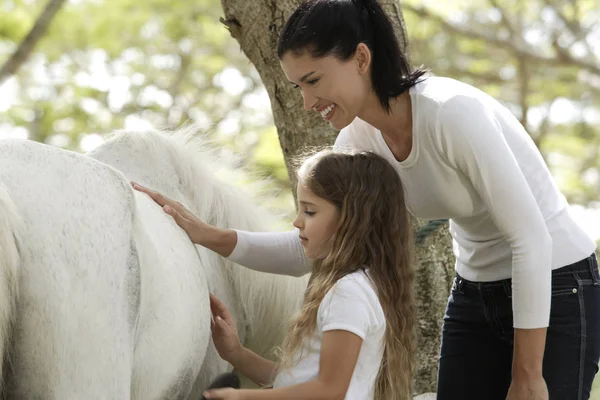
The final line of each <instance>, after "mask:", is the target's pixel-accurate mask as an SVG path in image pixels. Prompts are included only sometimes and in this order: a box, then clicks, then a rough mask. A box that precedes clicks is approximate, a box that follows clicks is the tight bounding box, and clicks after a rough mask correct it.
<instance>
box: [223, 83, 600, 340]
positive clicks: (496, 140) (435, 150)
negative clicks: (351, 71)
mask: <svg viewBox="0 0 600 400" xmlns="http://www.w3.org/2000/svg"><path fill="white" fill-rule="evenodd" d="M410 98H411V102H412V117H413V132H412V134H413V145H412V150H411V152H410V155H409V156H408V158H407V159H406V160H404V161H401V162H399V161H397V160H396V159H395V158H394V156H393V154H392V152H391V151H390V149H389V147H388V146H387V145H386V143H385V141H384V139H383V137H382V135H381V132H379V131H378V130H377V129H375V128H374V127H373V126H371V125H369V124H367V123H366V122H364V121H362V120H360V119H359V118H356V119H355V120H354V121H353V122H352V123H351V124H350V125H349V126H347V127H346V128H344V129H342V131H341V132H340V134H339V135H338V138H337V140H336V144H335V146H336V147H338V148H345V147H352V148H356V149H360V150H370V151H373V152H375V153H377V154H379V155H381V156H383V157H385V158H386V159H387V160H388V161H389V162H390V163H392V165H393V166H394V168H395V169H396V171H397V172H398V174H399V175H400V177H401V179H402V182H403V185H404V188H405V192H406V193H405V195H406V202H407V207H408V209H409V211H410V212H411V213H412V214H413V215H415V216H416V217H418V218H422V219H441V218H448V219H450V231H451V234H452V237H453V251H454V254H455V256H456V266H455V267H456V270H457V272H458V273H459V274H460V275H461V276H462V277H463V278H465V279H468V280H472V281H477V282H489V281H495V280H501V279H507V278H512V298H513V318H514V327H515V328H522V329H533V328H542V327H547V326H548V323H549V318H550V292H551V270H552V269H556V268H560V267H562V266H565V265H568V264H571V263H574V262H577V261H579V260H581V259H584V258H585V257H587V256H589V255H590V254H592V253H593V252H594V250H595V248H596V244H595V243H594V241H593V240H592V239H591V238H590V237H589V236H588V235H587V234H586V233H585V231H584V230H583V229H582V228H581V227H580V226H579V225H578V224H577V223H576V222H575V221H574V220H573V218H572V217H571V215H570V213H569V206H568V204H567V201H566V199H565V198H564V196H563V195H562V194H561V193H560V191H559V190H558V189H557V187H556V185H555V183H554V180H553V178H552V176H551V174H550V172H549V170H548V168H547V166H546V164H545V163H544V161H543V159H542V157H541V155H540V153H539V151H538V149H537V148H536V146H535V144H534V143H533V141H532V140H531V138H530V136H529V135H528V134H527V132H526V131H525V129H524V128H523V127H522V125H521V124H520V123H519V121H518V120H517V119H516V118H515V117H514V116H513V115H512V114H511V113H510V112H509V111H508V109H506V108H505V107H504V106H502V105H501V104H500V103H499V102H497V101H496V100H494V99H493V98H492V97H490V96H488V95H487V94H485V93H483V92H482V91H480V90H478V89H476V88H474V87H472V86H469V85H467V84H465V83H461V82H458V81H456V80H453V79H449V78H441V77H428V78H427V79H426V80H424V81H422V82H420V83H418V84H417V85H415V86H414V87H412V88H411V89H410ZM229 258H230V259H232V260H233V261H235V262H237V263H239V264H242V265H245V266H247V267H250V268H253V269H257V270H261V271H268V272H274V273H283V274H289V275H302V274H303V273H307V272H309V271H310V261H309V260H307V259H306V257H305V255H304V252H303V249H302V246H301V244H300V240H299V238H298V233H297V232H295V231H290V232H285V233H251V232H242V231H238V243H237V245H236V247H235V249H234V251H233V253H232V254H231V255H230V256H229Z"/></svg>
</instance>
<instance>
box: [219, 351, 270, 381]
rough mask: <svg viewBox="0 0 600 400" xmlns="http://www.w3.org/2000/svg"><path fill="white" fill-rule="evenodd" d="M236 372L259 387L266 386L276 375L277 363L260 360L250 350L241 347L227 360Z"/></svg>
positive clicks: (260, 358)
mask: <svg viewBox="0 0 600 400" xmlns="http://www.w3.org/2000/svg"><path fill="white" fill-rule="evenodd" d="M226 361H227V362H229V363H230V364H231V365H233V368H234V369H235V370H236V371H239V372H240V373H241V374H242V375H244V376H245V377H247V378H248V379H250V380H251V381H252V382H254V383H256V384H257V385H259V386H268V385H270V384H271V383H272V382H273V379H275V375H277V366H278V365H277V363H275V362H273V361H271V360H267V359H266V358H262V357H261V356H259V355H258V354H256V353H255V352H253V351H252V350H249V349H247V348H245V347H241V348H240V349H239V351H238V352H237V353H236V354H234V355H232V357H231V358H230V359H228V360H226Z"/></svg>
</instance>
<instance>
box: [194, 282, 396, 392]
mask: <svg viewBox="0 0 600 400" xmlns="http://www.w3.org/2000/svg"><path fill="white" fill-rule="evenodd" d="M365 282H366V281H363V282H361V281H359V280H357V279H355V278H351V277H344V278H342V279H340V280H339V281H338V282H337V283H336V284H335V285H334V287H333V288H332V289H331V290H330V291H329V292H328V293H327V294H326V295H325V297H324V298H323V301H322V304H321V307H320V311H319V315H318V316H317V318H319V320H320V322H321V326H322V331H323V336H322V339H321V353H320V357H319V365H318V367H317V366H316V365H315V370H316V369H317V368H318V376H317V378H316V379H313V380H310V381H307V382H303V383H299V384H296V385H292V386H287V387H281V388H276V389H270V390H234V389H219V390H213V391H210V392H209V393H207V394H208V396H207V394H205V395H204V396H205V397H206V398H207V399H225V400H238V399H250V400H251V399H266V400H268V399H281V400H295V399H307V400H317V399H321V400H334V399H340V400H343V399H344V397H345V396H346V392H347V391H348V387H349V386H350V381H351V379H352V374H353V373H354V367H355V366H356V363H357V361H358V355H359V353H360V349H361V346H362V343H363V340H364V338H366V337H367V336H368V335H369V334H371V333H372V332H373V331H374V330H380V331H381V330H382V329H385V316H384V315H383V310H382V309H381V306H380V304H379V300H378V298H377V295H376V293H375V291H374V290H373V289H372V288H371V287H370V285H369V284H368V283H365ZM246 367H247V368H252V363H248V364H247V365H246ZM281 373H286V371H282V372H281ZM292 373H293V371H292Z"/></svg>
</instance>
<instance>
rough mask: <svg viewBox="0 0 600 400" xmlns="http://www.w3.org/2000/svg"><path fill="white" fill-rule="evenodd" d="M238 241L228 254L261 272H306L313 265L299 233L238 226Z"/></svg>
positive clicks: (294, 230)
mask: <svg viewBox="0 0 600 400" xmlns="http://www.w3.org/2000/svg"><path fill="white" fill-rule="evenodd" d="M236 233H237V243H236V245H235V248H234V249H233V252H232V253H231V254H230V255H229V256H228V257H227V259H228V260H231V261H233V262H235V263H238V264H240V265H243V266H245V267H247V268H250V269H253V270H255V271H260V272H269V273H273V274H281V275H291V276H302V275H305V274H307V273H309V272H310V271H311V269H312V261H311V260H310V259H309V258H308V257H306V253H304V249H303V247H302V243H301V242H300V238H299V236H298V229H293V230H290V231H287V232H248V231H242V230H236Z"/></svg>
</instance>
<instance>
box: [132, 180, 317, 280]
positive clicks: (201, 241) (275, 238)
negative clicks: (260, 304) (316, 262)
mask: <svg viewBox="0 0 600 400" xmlns="http://www.w3.org/2000/svg"><path fill="white" fill-rule="evenodd" d="M132 185H133V188H134V189H136V190H138V191H140V192H143V193H146V194H147V195H148V196H150V198H152V200H154V201H155V202H156V203H157V204H158V205H160V206H161V207H162V208H163V209H164V211H165V212H166V213H167V214H169V215H171V216H172V217H173V219H174V220H175V222H176V223H177V225H179V226H180V227H181V228H182V229H183V230H184V231H185V232H186V233H187V235H188V237H189V238H190V240H191V241H192V242H193V243H195V244H198V245H200V246H204V247H206V248H208V249H210V250H212V251H214V252H215V253H217V254H219V255H221V256H223V257H226V258H228V259H230V260H231V261H233V262H235V263H238V264H240V265H243V266H245V267H248V268H250V269H253V270H256V271H260V272H270V273H274V274H282V275H292V276H302V275H305V274H307V273H309V272H310V270H311V266H312V263H311V261H310V260H309V259H308V258H307V257H306V255H305V254H304V249H303V247H302V244H301V242H300V238H299V236H298V232H297V231H296V230H293V231H289V232H248V231H241V230H233V229H222V228H218V227H216V226H212V225H209V224H207V223H206V222H204V221H202V220H200V219H198V218H197V217H196V216H195V215H194V214H192V213H191V212H190V211H189V210H187V209H186V208H185V207H184V206H183V205H182V204H181V203H179V202H176V201H174V200H171V199H169V198H168V197H166V196H164V195H162V194H161V193H158V192H156V191H154V190H151V189H148V188H146V187H143V186H140V185H138V184H136V183H132Z"/></svg>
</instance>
